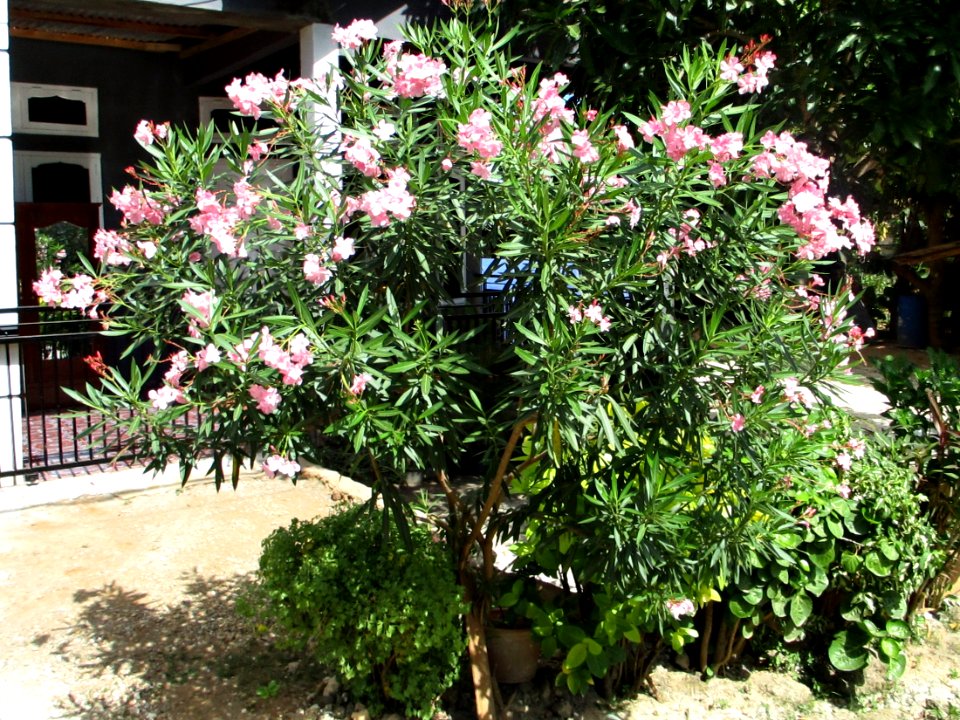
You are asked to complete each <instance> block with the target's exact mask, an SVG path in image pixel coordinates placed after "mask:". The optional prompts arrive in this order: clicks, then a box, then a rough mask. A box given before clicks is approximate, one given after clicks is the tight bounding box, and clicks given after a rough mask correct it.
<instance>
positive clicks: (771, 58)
mask: <svg viewBox="0 0 960 720" xmlns="http://www.w3.org/2000/svg"><path fill="white" fill-rule="evenodd" d="M776 61H777V56H776V55H774V54H773V53H772V52H770V51H769V50H764V51H761V52H748V53H747V54H746V55H745V56H744V60H743V62H741V61H740V58H738V57H737V56H736V55H728V56H727V57H726V58H725V59H724V60H722V61H721V63H720V68H721V71H720V78H721V79H723V80H726V81H727V82H735V83H736V84H737V88H738V92H739V93H740V94H741V95H747V94H749V93H755V92H756V93H758V92H760V91H761V90H763V89H764V88H765V87H767V85H769V84H770V81H769V80H768V79H767V73H769V72H770V71H771V70H773V66H774V64H775V63H776ZM744 63H745V64H746V67H744ZM747 67H752V69H751V70H747Z"/></svg>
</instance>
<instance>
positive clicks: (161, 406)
mask: <svg viewBox="0 0 960 720" xmlns="http://www.w3.org/2000/svg"><path fill="white" fill-rule="evenodd" d="M147 397H148V398H150V404H151V405H153V407H155V408H156V409H157V410H166V409H167V408H168V407H170V406H171V405H173V404H174V403H179V402H184V400H185V398H184V396H183V391H182V390H180V389H179V388H175V387H171V386H169V385H164V386H163V387H160V388H158V389H156V390H151V391H150V392H148V393H147Z"/></svg>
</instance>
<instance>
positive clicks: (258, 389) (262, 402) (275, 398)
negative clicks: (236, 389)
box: [250, 385, 280, 415]
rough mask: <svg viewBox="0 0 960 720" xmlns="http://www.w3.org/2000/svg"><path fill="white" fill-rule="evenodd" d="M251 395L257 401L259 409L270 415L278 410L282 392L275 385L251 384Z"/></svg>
mask: <svg viewBox="0 0 960 720" xmlns="http://www.w3.org/2000/svg"><path fill="white" fill-rule="evenodd" d="M250 397H252V398H253V399H254V400H256V401H257V410H259V411H260V412H262V413H263V414H264V415H270V414H271V413H274V412H276V410H277V407H279V405H280V392H279V391H278V390H277V389H276V388H273V387H264V386H263V385H251V386H250Z"/></svg>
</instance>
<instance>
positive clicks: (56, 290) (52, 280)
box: [33, 268, 63, 307]
mask: <svg viewBox="0 0 960 720" xmlns="http://www.w3.org/2000/svg"><path fill="white" fill-rule="evenodd" d="M62 281H63V273H62V272H60V271H59V270H57V269H56V268H47V269H46V270H44V271H43V272H42V273H40V279H39V280H35V281H34V283H33V292H35V293H36V295H37V297H38V298H39V299H40V302H42V303H43V304H44V305H53V306H54V307H56V306H58V305H60V303H62V302H63V290H62V289H61V287H60V283H61V282H62Z"/></svg>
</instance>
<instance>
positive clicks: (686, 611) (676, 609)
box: [664, 598, 697, 620]
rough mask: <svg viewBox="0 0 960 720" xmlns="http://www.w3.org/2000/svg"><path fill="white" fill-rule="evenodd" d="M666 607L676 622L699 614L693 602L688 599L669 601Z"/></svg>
mask: <svg viewBox="0 0 960 720" xmlns="http://www.w3.org/2000/svg"><path fill="white" fill-rule="evenodd" d="M664 605H665V606H666V608H667V612H669V613H670V614H671V615H672V616H673V619H674V620H679V619H680V618H682V617H683V616H684V615H694V614H696V612H697V609H696V607H694V605H693V602H692V601H691V600H688V599H687V598H683V599H682V600H667V601H666V602H665V603H664Z"/></svg>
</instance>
